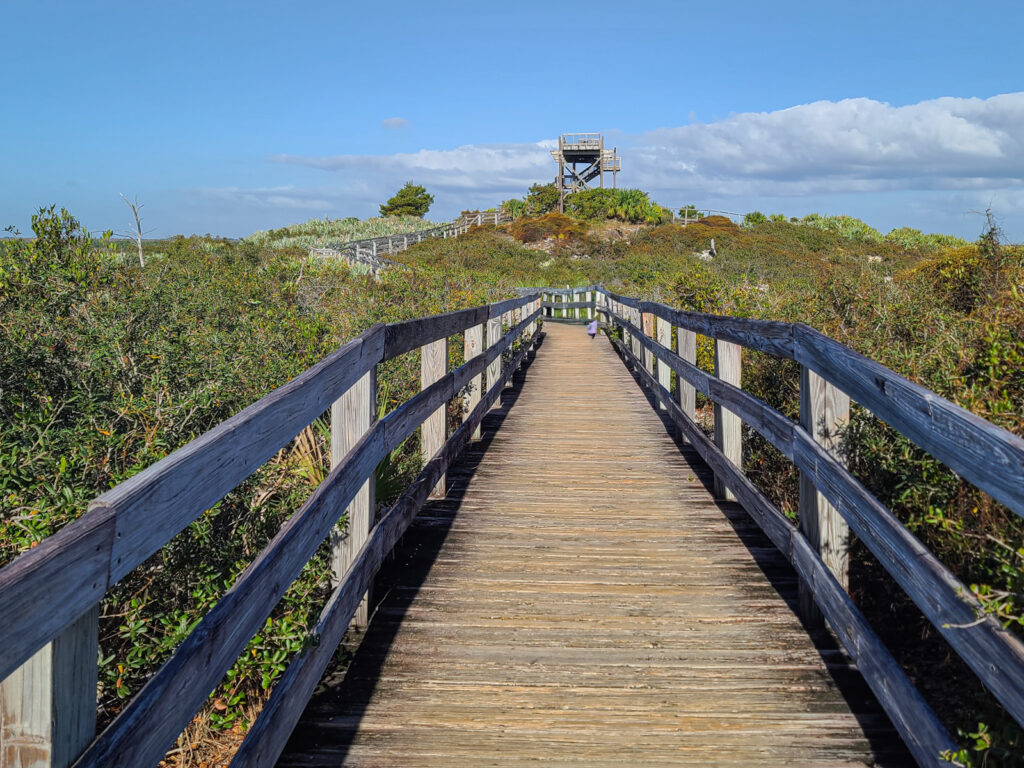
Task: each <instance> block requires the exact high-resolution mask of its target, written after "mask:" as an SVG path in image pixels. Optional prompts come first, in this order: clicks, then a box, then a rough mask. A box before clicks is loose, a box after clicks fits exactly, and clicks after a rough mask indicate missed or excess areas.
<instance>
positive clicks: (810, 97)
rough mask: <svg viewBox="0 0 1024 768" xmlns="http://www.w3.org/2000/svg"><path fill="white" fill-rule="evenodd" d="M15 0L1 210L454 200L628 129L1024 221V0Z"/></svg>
mask: <svg viewBox="0 0 1024 768" xmlns="http://www.w3.org/2000/svg"><path fill="white" fill-rule="evenodd" d="M497 7H498V6H497V4H495V6H494V7H488V6H482V4H481V3H479V2H434V3H414V2H400V1H396V0H392V1H391V2H388V3H356V2H290V3H287V4H285V3H281V2H273V3H271V2H261V1H260V0H249V1H248V2H244V3H243V2H234V1H231V2H216V1H215V0H207V2H203V3H198V2H175V3H153V2H146V1H145V0H143V1H142V2H139V0H136V2H133V3H127V2H104V1H103V0H90V2H84V1H83V0H79V1H78V2H50V1H48V0H36V1H35V2H31V3H30V2H21V1H20V0H18V1H17V2H16V1H15V0H0V21H2V25H3V28H4V30H5V33H4V42H3V44H2V45H0V97H2V99H3V101H2V104H3V106H2V107H0V225H6V224H14V225H17V226H18V227H19V228H20V229H22V230H23V231H27V230H28V225H29V218H30V215H31V213H32V212H33V211H34V210H36V209H37V208H38V207H39V206H41V205H48V204H50V203H56V204H57V205H58V206H66V207H67V208H68V209H69V210H71V212H72V213H74V214H75V215H76V216H78V217H79V218H80V219H81V220H82V221H83V223H84V224H85V225H86V226H88V227H89V228H90V229H92V230H97V231H98V230H103V229H106V228H112V229H114V230H125V229H127V228H128V225H129V221H130V218H129V217H130V213H129V211H128V209H127V207H126V206H125V205H124V203H123V202H122V201H121V199H120V197H119V193H124V194H126V195H128V196H129V197H137V198H138V199H139V200H140V201H141V202H142V203H144V204H145V208H144V209H143V216H144V227H145V228H146V229H152V230H153V236H159V235H169V234H174V233H179V232H180V233H186V234H188V233H193V232H198V233H204V232H211V233H215V234H223V235H229V236H238V235H244V234H247V233H249V232H251V231H253V230H256V229H262V228H269V227H277V226H282V225H284V224H287V223H291V222H296V221H302V220H305V219H307V218H310V217H320V216H325V215H328V216H349V215H353V216H359V217H361V218H363V217H367V216H371V215H374V214H375V213H376V207H377V204H378V203H379V202H381V201H382V200H383V199H385V198H386V197H388V196H389V195H390V194H391V193H392V192H393V191H394V190H395V189H397V187H399V186H400V185H401V184H402V182H404V181H405V180H407V179H414V180H415V181H416V182H417V183H422V184H424V185H426V186H427V188H428V189H429V190H431V191H432V192H433V193H434V195H435V198H436V202H435V206H434V209H433V210H432V211H431V218H434V219H444V218H450V217H452V216H454V215H457V214H458V212H459V211H460V210H462V209H463V208H470V207H478V206H484V207H486V206H491V205H494V204H496V203H498V202H499V201H500V200H502V199H504V198H507V197H512V196H521V195H522V194H523V193H524V192H525V189H526V187H527V186H528V185H529V184H530V183H532V182H534V181H540V182H546V181H549V180H550V179H551V178H553V176H554V165H553V162H552V161H551V160H550V158H549V157H548V156H547V154H546V152H547V150H546V142H550V141H551V140H552V139H555V138H556V137H557V135H558V134H559V133H561V132H565V131H602V132H604V133H605V134H606V136H607V137H608V140H609V141H611V142H612V143H615V144H617V145H618V146H619V148H620V151H621V154H622V157H623V160H622V164H623V172H622V174H621V176H620V183H621V185H624V186H640V187H642V188H644V189H648V190H649V191H651V192H652V196H653V197H654V198H655V199H656V200H658V201H660V202H663V203H665V204H669V205H677V204H682V203H694V204H697V205H698V206H701V207H711V208H720V209H724V210H730V211H747V210H752V209H755V208H756V209H759V210H763V211H765V212H775V211H779V212H784V213H786V214H788V215H802V214H805V213H808V212H811V211H818V212H822V213H848V214H851V215H856V216H859V217H861V218H864V219H865V220H866V221H868V222H869V223H870V224H872V225H874V226H876V227H878V228H880V229H882V230H888V229H890V228H892V227H895V226H901V225H907V226H913V227H917V228H920V229H924V230H926V231H944V232H952V233H956V234H960V235H963V236H966V237H971V238H973V237H975V236H976V235H977V234H978V233H979V231H980V230H981V225H982V222H981V218H980V217H979V216H978V214H977V213H976V212H977V211H979V210H983V209H984V208H985V207H987V206H989V205H991V206H992V208H993V209H994V210H995V212H996V213H997V215H998V216H999V217H1000V219H1001V221H1002V224H1003V228H1004V230H1005V231H1006V234H1007V235H1008V236H1009V237H1010V239H1012V240H1015V241H1020V240H1024V181H1022V179H1024V53H1022V50H1024V48H1022V46H1021V42H1020V34H1021V33H1020V30H1021V29H1022V28H1024V23H1022V22H1024V5H1022V4H1021V3H1019V2H1007V1H1005V0H990V2H988V3H986V4H985V5H984V6H982V7H981V8H980V9H979V10H972V9H971V8H970V7H969V6H966V5H964V4H963V3H962V2H950V1H948V0H931V1H930V2H918V1H917V0H888V2H876V1H875V0H861V1H860V2H856V3H854V2H831V3H829V2H821V0H818V2H813V3H812V2H785V1H784V0H780V2H776V3H764V2H738V1H737V0H732V1H731V2H730V1H722V2H718V3H714V4H691V3H682V2H664V1H663V0H647V1H646V2H642V3H613V2H602V1H601V0H594V1H591V2H571V3H559V2H557V1H554V2H553V1H552V0H547V2H534V1H533V0H520V1H519V2H517V3H513V4H501V7H503V8H504V7H508V8H511V10H498V9H497Z"/></svg>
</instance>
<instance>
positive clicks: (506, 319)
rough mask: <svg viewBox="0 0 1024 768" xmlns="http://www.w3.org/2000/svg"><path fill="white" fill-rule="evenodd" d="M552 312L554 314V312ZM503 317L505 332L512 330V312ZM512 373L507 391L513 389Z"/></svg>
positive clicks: (506, 383) (507, 381)
mask: <svg viewBox="0 0 1024 768" xmlns="http://www.w3.org/2000/svg"><path fill="white" fill-rule="evenodd" d="M551 311H552V312H554V310H551ZM501 317H502V323H503V325H504V328H505V330H510V329H511V328H512V311H511V310H509V311H508V312H506V313H505V314H503V315H502V316H501ZM512 373H513V372H512V371H509V372H508V378H506V379H505V389H510V388H511V387H512Z"/></svg>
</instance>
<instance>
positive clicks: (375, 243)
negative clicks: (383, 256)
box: [370, 240, 377, 258]
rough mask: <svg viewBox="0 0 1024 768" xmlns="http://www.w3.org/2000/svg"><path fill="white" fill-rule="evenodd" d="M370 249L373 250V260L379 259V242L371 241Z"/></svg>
mask: <svg viewBox="0 0 1024 768" xmlns="http://www.w3.org/2000/svg"><path fill="white" fill-rule="evenodd" d="M370 247H371V248H372V249H373V258H377V241H376V240H371V241H370Z"/></svg>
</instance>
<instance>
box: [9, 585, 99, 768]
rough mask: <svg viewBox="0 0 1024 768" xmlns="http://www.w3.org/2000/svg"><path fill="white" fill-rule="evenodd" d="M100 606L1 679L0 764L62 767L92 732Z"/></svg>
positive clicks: (18, 767)
mask: <svg viewBox="0 0 1024 768" xmlns="http://www.w3.org/2000/svg"><path fill="white" fill-rule="evenodd" d="M98 638H99V606H98V605H97V606H96V607H94V608H91V609H90V610H88V611H86V612H85V613H84V614H82V615H81V616H80V617H79V618H78V619H76V620H75V621H74V622H73V623H72V624H70V625H69V626H68V627H66V628H65V629H64V630H63V631H62V632H61V633H60V634H59V635H57V637H55V638H54V640H53V642H51V643H48V644H47V645H45V646H43V647H42V648H40V649H39V650H38V651H37V652H36V653H35V654H34V655H33V656H32V657H31V658H30V659H29V660H28V661H26V662H25V663H24V664H22V665H21V666H20V667H19V668H18V669H16V670H15V671H14V672H13V673H11V674H10V675H9V676H8V677H7V679H6V680H4V681H3V682H2V683H0V766H4V768H8V766H9V767H10V768H66V767H67V766H69V765H71V764H72V763H73V762H74V761H75V759H76V758H77V757H78V756H79V755H80V754H81V753H82V751H83V750H84V749H85V748H86V747H87V746H88V745H89V743H90V742H91V741H92V739H93V736H94V735H95V731H96V681H97V666H96V656H97V649H98Z"/></svg>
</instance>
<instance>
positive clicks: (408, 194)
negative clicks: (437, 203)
mask: <svg viewBox="0 0 1024 768" xmlns="http://www.w3.org/2000/svg"><path fill="white" fill-rule="evenodd" d="M433 202H434V196H433V195H431V194H429V193H428V192H427V190H426V189H425V188H423V187H421V186H420V185H418V184H413V183H412V182H411V181H407V182H405V186H404V187H402V188H401V189H400V190H398V191H397V192H396V193H395V195H394V197H392V198H391V199H390V200H388V201H387V202H386V203H382V204H381V206H380V215H381V216H419V217H420V218H421V219H422V218H423V217H424V216H425V215H426V213H427V211H429V210H430V206H431V205H432V204H433Z"/></svg>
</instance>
